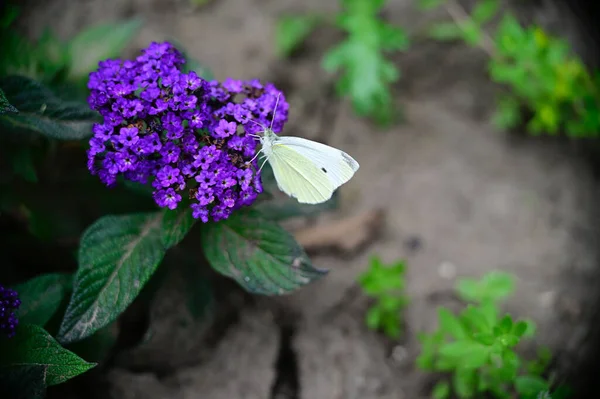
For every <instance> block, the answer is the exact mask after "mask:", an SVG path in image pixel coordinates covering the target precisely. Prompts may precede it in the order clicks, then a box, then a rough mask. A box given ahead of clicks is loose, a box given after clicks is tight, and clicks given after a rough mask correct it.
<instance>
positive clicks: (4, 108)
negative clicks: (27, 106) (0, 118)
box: [0, 89, 19, 115]
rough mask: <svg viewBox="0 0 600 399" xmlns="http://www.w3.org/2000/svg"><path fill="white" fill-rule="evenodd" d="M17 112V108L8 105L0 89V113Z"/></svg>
mask: <svg viewBox="0 0 600 399" xmlns="http://www.w3.org/2000/svg"><path fill="white" fill-rule="evenodd" d="M18 112H19V110H18V109H16V108H15V107H13V106H12V105H10V103H9V102H8V100H7V99H6V96H5V95H4V91H3V90H2V89H0V115H3V114H8V113H11V114H16V113H18Z"/></svg>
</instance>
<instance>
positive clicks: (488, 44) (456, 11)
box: [444, 0, 496, 58]
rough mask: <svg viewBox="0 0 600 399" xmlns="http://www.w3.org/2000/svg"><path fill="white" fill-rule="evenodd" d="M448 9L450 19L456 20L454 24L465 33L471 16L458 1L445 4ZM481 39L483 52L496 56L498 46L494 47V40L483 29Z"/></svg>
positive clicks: (449, 0)
mask: <svg viewBox="0 0 600 399" xmlns="http://www.w3.org/2000/svg"><path fill="white" fill-rule="evenodd" d="M444 5H445V7H446V11H448V14H450V17H452V19H453V20H454V23H456V25H457V26H458V27H459V28H460V29H462V30H463V32H464V31H465V28H464V25H465V23H467V22H468V21H469V20H470V19H471V16H470V15H469V14H468V13H467V12H466V11H465V9H464V8H463V6H461V5H460V4H459V3H458V2H457V1H454V0H448V1H447V2H446V3H444ZM480 32H481V38H482V40H481V41H480V42H479V46H480V47H481V49H482V50H483V51H485V52H486V53H487V54H488V55H489V56H490V57H491V58H494V57H495V56H496V46H495V45H494V40H493V39H492V38H491V37H490V35H488V34H487V32H486V31H485V30H483V28H480Z"/></svg>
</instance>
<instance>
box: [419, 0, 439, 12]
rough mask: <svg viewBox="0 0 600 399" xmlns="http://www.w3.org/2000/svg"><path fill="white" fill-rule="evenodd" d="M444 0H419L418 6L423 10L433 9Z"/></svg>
mask: <svg viewBox="0 0 600 399" xmlns="http://www.w3.org/2000/svg"><path fill="white" fill-rule="evenodd" d="M444 1H445V0H419V1H418V5H419V8H420V9H421V10H423V11H428V10H433V9H434V8H437V7H439V6H440V5H442V4H443V3H444Z"/></svg>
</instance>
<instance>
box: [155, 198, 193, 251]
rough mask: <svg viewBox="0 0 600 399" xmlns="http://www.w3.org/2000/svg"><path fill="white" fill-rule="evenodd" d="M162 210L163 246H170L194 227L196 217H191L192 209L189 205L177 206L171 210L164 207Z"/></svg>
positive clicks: (175, 243)
mask: <svg viewBox="0 0 600 399" xmlns="http://www.w3.org/2000/svg"><path fill="white" fill-rule="evenodd" d="M163 212H164V216H163V225H162V230H163V233H162V234H163V245H164V246H165V248H171V247H174V246H175V245H177V244H179V243H180V242H181V240H183V239H184V238H185V236H186V235H187V233H189V231H190V230H191V229H192V227H194V224H195V223H196V219H194V218H193V217H192V210H191V209H190V208H189V207H179V208H178V209H176V210H173V211H172V210H170V209H166V210H164V211H163Z"/></svg>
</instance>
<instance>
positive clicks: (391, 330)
mask: <svg viewBox="0 0 600 399" xmlns="http://www.w3.org/2000/svg"><path fill="white" fill-rule="evenodd" d="M405 272H406V266H405V264H404V262H403V261H399V262H395V263H393V264H391V265H385V264H383V263H382V261H381V259H379V258H378V257H372V258H371V262H370V264H369V268H368V269H367V270H366V271H365V272H364V273H363V274H361V275H360V276H359V278H358V282H359V285H360V287H361V288H362V290H363V292H364V293H365V294H366V295H367V296H369V297H371V298H373V299H374V303H373V305H372V306H371V307H370V308H369V310H368V311H367V315H366V324H367V326H368V327H369V328H370V329H372V330H380V331H383V333H384V334H385V335H387V336H388V337H389V338H392V339H396V338H399V337H400V335H401V333H402V329H401V327H402V317H401V311H402V309H403V308H404V307H405V306H406V305H407V304H408V299H407V298H406V296H405V295H404V286H405V279H404V274H405Z"/></svg>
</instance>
